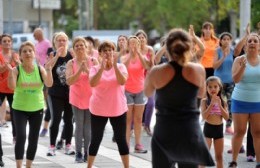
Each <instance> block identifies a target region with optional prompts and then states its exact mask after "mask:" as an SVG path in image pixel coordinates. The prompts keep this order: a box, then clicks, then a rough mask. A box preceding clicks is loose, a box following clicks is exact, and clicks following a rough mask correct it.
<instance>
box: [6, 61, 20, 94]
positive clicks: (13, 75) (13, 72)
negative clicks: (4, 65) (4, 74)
mask: <svg viewBox="0 0 260 168" xmlns="http://www.w3.org/2000/svg"><path fill="white" fill-rule="evenodd" d="M8 70H9V73H8V78H7V85H8V87H9V89H11V90H14V89H15V88H16V81H17V75H18V71H17V68H16V67H14V68H12V66H11V65H10V64H9V65H8Z"/></svg>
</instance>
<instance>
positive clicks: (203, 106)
mask: <svg viewBox="0 0 260 168" xmlns="http://www.w3.org/2000/svg"><path fill="white" fill-rule="evenodd" d="M212 107H213V103H212V102H211V103H210V104H209V105H208V106H207V99H206V98H204V99H202V100H201V105H200V108H201V115H202V118H203V119H204V120H207V118H208V117H209V115H210V111H211V110H212Z"/></svg>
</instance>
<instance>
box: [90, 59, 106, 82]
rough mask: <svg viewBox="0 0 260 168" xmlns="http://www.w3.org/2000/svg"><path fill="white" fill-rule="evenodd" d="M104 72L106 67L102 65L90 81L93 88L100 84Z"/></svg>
mask: <svg viewBox="0 0 260 168" xmlns="http://www.w3.org/2000/svg"><path fill="white" fill-rule="evenodd" d="M103 71H104V66H103V65H102V64H101V65H100V69H99V70H98V72H97V73H96V74H95V75H94V76H92V77H90V79H89V83H90V86H91V87H95V86H97V85H98V84H99V81H100V79H101V76H102V73H103Z"/></svg>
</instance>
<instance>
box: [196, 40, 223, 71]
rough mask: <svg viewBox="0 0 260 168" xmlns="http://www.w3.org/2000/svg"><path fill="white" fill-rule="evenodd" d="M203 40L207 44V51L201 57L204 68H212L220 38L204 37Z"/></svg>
mask: <svg viewBox="0 0 260 168" xmlns="http://www.w3.org/2000/svg"><path fill="white" fill-rule="evenodd" d="M202 42H203V44H204V46H205V52H204V55H203V56H202V58H201V62H200V63H201V64H202V65H203V66H204V68H212V67H213V58H214V53H215V51H216V49H217V47H218V46H219V40H218V39H217V40H214V39H210V40H204V39H202Z"/></svg>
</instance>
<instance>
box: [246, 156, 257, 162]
mask: <svg viewBox="0 0 260 168" xmlns="http://www.w3.org/2000/svg"><path fill="white" fill-rule="evenodd" d="M246 161H247V162H254V161H255V157H254V156H252V155H249V156H247V157H246Z"/></svg>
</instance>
